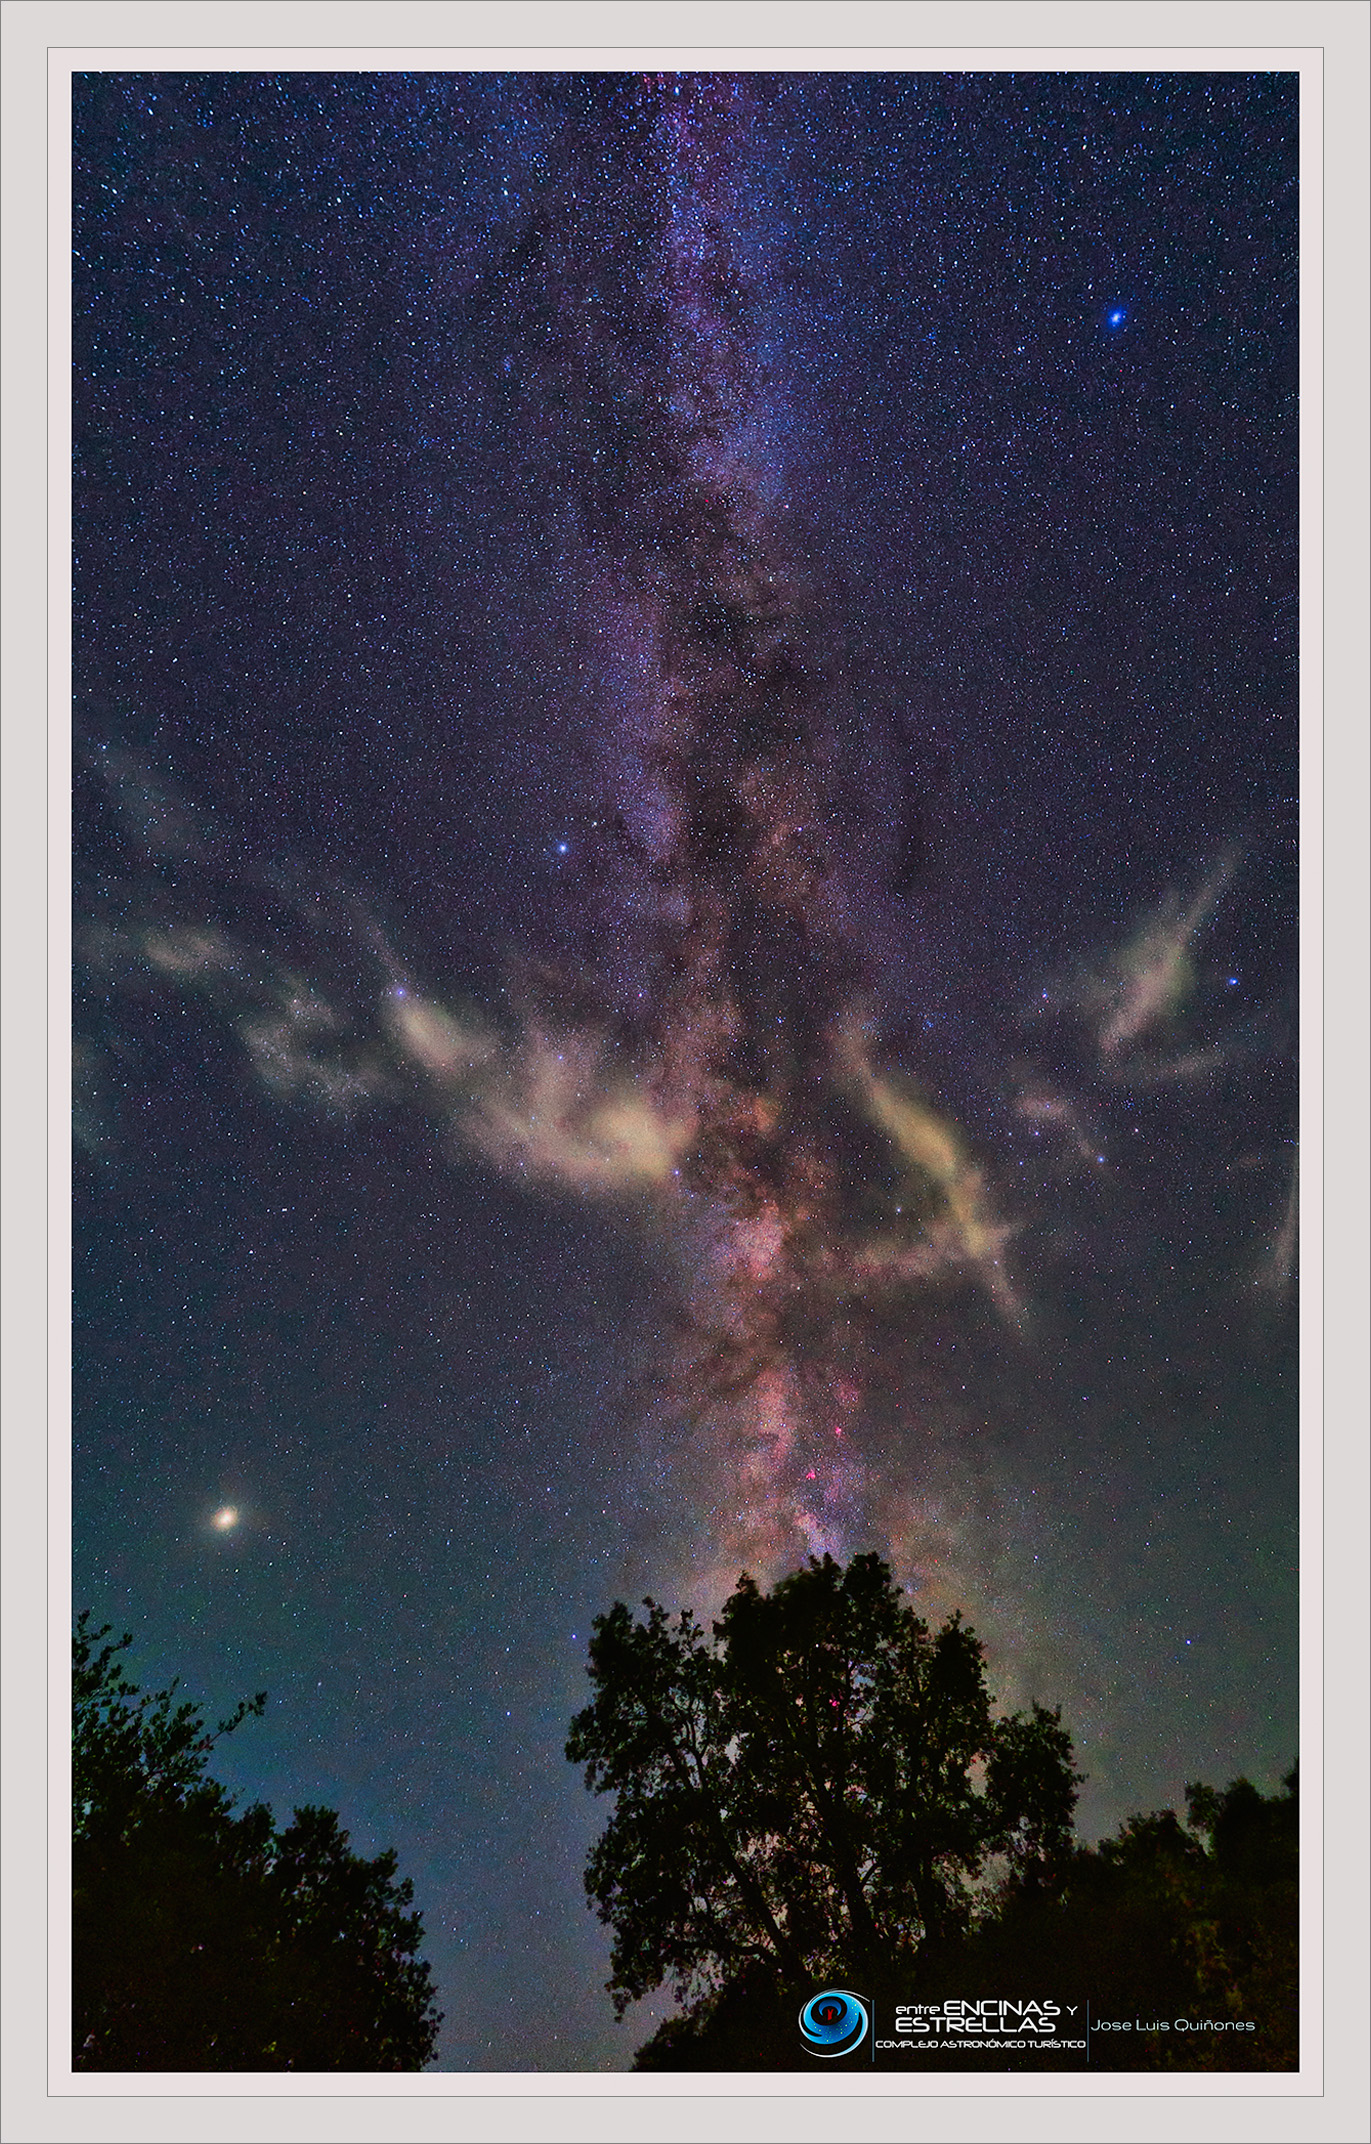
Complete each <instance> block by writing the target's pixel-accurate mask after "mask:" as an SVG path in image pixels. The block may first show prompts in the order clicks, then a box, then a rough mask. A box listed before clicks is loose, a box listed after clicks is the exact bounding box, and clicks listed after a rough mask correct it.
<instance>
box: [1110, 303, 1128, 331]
mask: <svg viewBox="0 0 1371 2144" xmlns="http://www.w3.org/2000/svg"><path fill="white" fill-rule="evenodd" d="M1127 318H1128V315H1127V313H1125V312H1124V311H1123V309H1122V307H1120V309H1119V310H1118V311H1117V312H1114V313H1111V314H1110V315H1109V325H1110V326H1111V328H1121V327H1122V326H1123V324H1124V321H1125V320H1126V319H1127Z"/></svg>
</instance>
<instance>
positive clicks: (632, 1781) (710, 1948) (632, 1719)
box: [567, 1555, 1079, 2015]
mask: <svg viewBox="0 0 1371 2144" xmlns="http://www.w3.org/2000/svg"><path fill="white" fill-rule="evenodd" d="M644 1606H645V1607H646V1610H647V1617H646V1621H645V1622H638V1621H635V1619H634V1618H633V1616H632V1615H631V1614H630V1612H629V1610H628V1609H627V1608H626V1607H625V1606H624V1604H623V1603H622V1602H616V1603H615V1605H614V1607H613V1608H611V1610H610V1611H609V1613H608V1614H607V1615H604V1616H599V1617H597V1618H596V1620H595V1624H594V1627H593V1635H592V1640H591V1646H590V1664H589V1673H590V1676H591V1680H592V1682H593V1683H594V1685H595V1692H596V1694H595V1697H594V1700H593V1702H592V1703H591V1704H590V1705H589V1706H588V1707H587V1708H586V1709H585V1711H583V1712H581V1713H579V1714H578V1715H577V1717H576V1718H575V1720H574V1721H573V1722H572V1725H571V1734H570V1739H569V1741H568V1743H567V1756H568V1758H569V1759H570V1760H571V1762H572V1763H575V1764H581V1765H584V1767H585V1777H586V1784H587V1786H589V1787H591V1788H592V1789H593V1790H594V1791H596V1792H597V1793H612V1794H613V1795H614V1796H615V1807H614V1812H613V1815H612V1816H611V1818H610V1821H609V1824H608V1826H607V1828H606V1830H605V1832H604V1834H603V1835H602V1837H601V1838H600V1839H599V1841H598V1842H597V1844H596V1845H595V1847H594V1848H593V1849H592V1851H591V1854H590V1858H589V1862H588V1865H587V1869H586V1875H585V1885H586V1891H587V1894H588V1896H589V1898H590V1900H591V1901H592V1902H593V1904H594V1905H595V1907H596V1909H597V1911H598V1914H599V1917H600V1919H601V1920H602V1921H604V1922H605V1923H606V1924H608V1925H609V1926H610V1927H611V1928H612V1929H613V1932H614V1941H613V1949H612V1967H613V1974H612V1978H611V1980H610V1981H609V1983H608V1986H609V1989H610V1992H611V1994H612V1995H613V1998H614V2003H615V2008H616V2010H617V2011H618V2013H619V2014H620V2015H622V2013H623V2011H624V2009H625V2008H626V2007H627V2005H628V2003H629V2002H630V2001H632V2000H634V1999H635V1998H636V1997H638V1996H641V1995H644V1994H647V1993H648V1992H649V1991H650V1990H652V1989H654V1988H656V1987H659V1986H661V1985H662V1984H664V1983H665V1984H668V1985H669V1986H670V1987H671V1988H672V1990H673V1992H674V1993H675V1994H676V1996H677V1998H678V1999H679V2000H681V2001H688V2000H693V2001H696V2002H698V2001H700V2000H702V1999H712V1998H716V1997H717V1996H718V1995H719V1993H720V1991H721V1990H723V1989H725V1988H726V1987H730V1986H735V1987H736V1986H739V1985H743V1984H746V1985H748V1986H756V1985H758V1984H759V1983H760V1982H764V1983H766V1984H767V1985H768V1986H770V1987H778V1986H795V1987H801V1986H804V1987H809V1988H812V1987H813V1985H814V1984H815V1982H816V1981H819V1982H820V1983H822V1981H823V1980H825V1979H830V1978H831V1979H840V1978H843V1977H846V1978H848V1979H849V1980H851V1981H853V1982H855V1983H856V1984H858V1985H860V1984H862V1982H863V1980H864V1978H865V1977H866V1976H869V1975H871V1974H873V1973H875V1972H877V1971H878V1970H881V1971H883V1970H884V1969H886V1968H887V1967H888V1966H889V1965H890V1964H891V1963H892V1962H894V1961H897V1960H899V1959H901V1958H904V1959H913V1958H914V1957H916V1956H917V1955H918V1953H919V1952H920V1950H921V1949H922V1948H923V1947H925V1946H926V1945H928V1944H930V1943H932V1942H935V1941H947V1940H949V1939H950V1938H952V1937H953V1936H955V1935H956V1934H957V1932H958V1931H960V1930H962V1929H964V1928H966V1927H967V1926H968V1925H969V1923H970V1921H971V1918H972V1914H973V1908H974V1904H975V1899H976V1896H977V1887H978V1883H979V1882H980V1881H982V1880H984V1879H986V1878H987V1877H988V1875H989V1874H990V1873H992V1872H996V1873H998V1874H999V1875H1001V1876H1005V1875H1010V1874H1012V1876H1013V1879H1014V1881H1015V1882H1016V1884H1017V1885H1018V1886H1019V1887H1020V1888H1021V1889H1023V1890H1024V1891H1025V1892H1029V1891H1031V1890H1032V1889H1033V1887H1034V1886H1035V1885H1045V1884H1048V1883H1049V1882H1050V1881H1051V1878H1052V1875H1053V1872H1054V1871H1055V1870H1056V1869H1057V1868H1058V1867H1059V1866H1060V1865H1061V1864H1062V1863H1063V1862H1064V1860H1065V1859H1066V1857H1067V1856H1068V1855H1069V1852H1070V1847H1071V1820H1072V1810H1073V1808H1074V1805H1075V1800H1076V1787H1077V1783H1078V1778H1079V1775H1078V1774H1076V1773H1075V1772H1073V1770H1072V1768H1071V1757H1072V1751H1071V1741H1070V1737H1069V1736H1068V1735H1067V1734H1066V1733H1065V1731H1064V1730H1063V1729H1062V1727H1061V1724H1060V1717H1059V1715H1058V1714H1057V1713H1055V1712H1047V1711H1045V1710H1044V1709H1043V1708H1042V1707H1041V1706H1038V1705H1034V1706H1033V1707H1032V1710H1031V1712H1029V1713H1027V1714H1016V1715H1014V1716H1013V1717H1012V1718H1008V1719H1005V1718H996V1717H995V1715H994V1713H993V1711H992V1701H991V1697H990V1694H989V1692H988V1691H987V1689H986V1683H985V1667H984V1652H983V1648H982V1646H981V1644H980V1642H979V1640H978V1639H977V1638H976V1636H975V1634H974V1632H973V1631H971V1630H970V1629H969V1628H968V1627H967V1626H966V1625H965V1624H964V1623H963V1622H962V1621H961V1619H960V1617H959V1616H954V1617H953V1618H952V1619H951V1621H949V1622H947V1623H945V1624H944V1625H943V1627H942V1628H941V1629H940V1630H938V1631H937V1632H936V1633H935V1632H933V1631H931V1630H930V1629H929V1627H928V1625H927V1624H925V1623H923V1622H922V1621H920V1619H919V1618H918V1617H917V1616H916V1615H915V1614H914V1613H913V1611H912V1610H911V1609H910V1608H909V1607H907V1606H906V1605H905V1604H904V1602H903V1601H902V1599H901V1596H900V1591H899V1588H898V1587H896V1585H895V1584H894V1582H893V1579H892V1577H891V1573H890V1571H889V1570H888V1568H887V1567H886V1565H885V1564H884V1563H882V1562H881V1560H880V1558H879V1557H877V1556H874V1555H867V1556H859V1557H857V1558H855V1559H854V1560H853V1562H852V1563H850V1564H849V1565H848V1566H847V1568H846V1569H843V1568H842V1567H841V1566H840V1565H839V1564H837V1563H836V1562H834V1560H833V1559H832V1557H829V1556H825V1557H824V1558H823V1560H822V1561H818V1560H816V1559H814V1558H811V1559H810V1562H809V1564H808V1565H807V1566H806V1568H804V1569H803V1570H800V1571H796V1572H794V1573H792V1574H791V1576H790V1577H788V1578H785V1579H783V1580H782V1581H781V1582H780V1583H779V1584H778V1585H777V1586H776V1587H775V1589H774V1590H773V1591H772V1592H771V1593H763V1592H762V1591H761V1590H760V1589H759V1588H758V1586H757V1585H756V1584H755V1582H754V1581H753V1580H752V1579H751V1578H749V1577H747V1576H746V1575H744V1576H743V1577H742V1578H741V1579H740V1581H739V1584H738V1587H737V1590H736V1591H735V1592H734V1593H733V1594H732V1595H731V1596H730V1598H729V1600H728V1601H727V1603H726V1604H725V1606H724V1609H723V1612H722V1615H721V1618H720V1620H719V1621H718V1622H717V1623H715V1625H714V1643H713V1644H710V1643H708V1642H707V1641H706V1639H705V1636H704V1633H703V1631H702V1629H701V1628H700V1626H699V1625H698V1624H697V1623H696V1622H695V1621H694V1619H693V1617H692V1616H691V1615H690V1614H689V1613H688V1612H685V1613H682V1614H681V1615H679V1616H678V1617H677V1619H676V1621H675V1622H674V1623H672V1622H671V1621H670V1619H669V1618H668V1616H667V1613H666V1611H665V1609H663V1608H661V1607H659V1606H658V1605H657V1604H656V1603H655V1602H653V1601H651V1600H649V1601H647V1602H645V1603H644Z"/></svg>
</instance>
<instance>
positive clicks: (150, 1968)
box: [72, 1613, 441, 2070]
mask: <svg viewBox="0 0 1371 2144" xmlns="http://www.w3.org/2000/svg"><path fill="white" fill-rule="evenodd" d="M130 1643H131V1640H130V1638H129V1637H128V1636H124V1637H122V1638H120V1639H117V1640H113V1641H112V1642H110V1627H109V1626H108V1625H106V1626H105V1627H104V1628H102V1629H99V1630H95V1629H92V1628H91V1618H90V1616H89V1614H88V1613H87V1614H83V1615H82V1616H81V1617H80V1618H79V1619H78V1622H77V1626H76V1633H75V1638H74V1643H73V1699H74V1716H73V1800H74V1835H73V1909H72V2003H73V2009H72V2027H73V2035H72V2036H73V2063H74V2066H75V2067H76V2068H78V2069H88V2070H412V2069H422V2068H423V2066H424V2064H425V2063H426V2062H428V2061H430V2060H431V2059H432V2056H433V2052H434V2046H435V2042H436V2038H437V2030H438V2025H439V2023H440V2021H441V2020H440V2013H439V2012H438V2011H437V2010H435V2008H434V2006H433V2000H432V1985H431V1978H430V1970H429V1967H428V1966H427V1965H426V1964H424V1963H422V1962H420V1961H419V1960H418V1958H417V1957H416V1953H417V1951H418V1949H419V1945H420V1943H421V1941H422V1935H423V1927H422V1922H421V1920H420V1916H419V1915H418V1914H417V1913H414V1912H411V1911H410V1910H409V1909H410V1906H411V1902H412V1899H413V1886H412V1885H411V1884H410V1882H409V1881H408V1880H407V1879H406V1880H405V1881H403V1882H400V1883H397V1882H396V1881H395V1880H394V1879H395V1869H396V1856H395V1855H394V1853H389V1852H387V1853H383V1854H378V1855H377V1856H376V1857H375V1858H374V1859H372V1860H366V1859H364V1858H363V1857H361V1856H359V1855H357V1854H355V1853H353V1852H352V1851H351V1849H350V1847H349V1845H348V1835H347V1833H346V1832H345V1831H344V1830H343V1829H342V1827H341V1825H340V1823H339V1820H338V1817H337V1814H336V1813H335V1812H334V1811H333V1810H331V1809H322V1808H298V1809H296V1811H295V1813H294V1821H293V1822H292V1823H291V1824H290V1825H288V1826H287V1827H286V1828H285V1829H284V1830H281V1831H278V1830H277V1827H276V1824H275V1822H274V1820H273V1817H272V1814H271V1811H270V1810H269V1809H267V1808H266V1807H265V1806H264V1805H262V1804H260V1803H258V1804H256V1805H254V1806H253V1807H251V1808H249V1809H247V1810H246V1811H244V1812H243V1813H242V1814H241V1815H239V1814H235V1809H234V1802H233V1798H232V1796H231V1795H230V1794H229V1793H228V1792H227V1791H226V1789H225V1788H224V1787H223V1786H221V1785H220V1784H219V1783H218V1782H217V1781H216V1780H214V1779H212V1778H210V1776H209V1774H208V1769H207V1767H208V1762H209V1757H210V1753H211V1752H212V1750H213V1748H214V1745H215V1743H216V1742H217V1741H218V1740H219V1738H220V1737H221V1736H222V1735H225V1734H230V1733H232V1732H234V1730H235V1729H236V1728H238V1727H239V1726H241V1724H242V1723H243V1721H244V1720H246V1719H249V1718H252V1717H255V1716H258V1715H260V1713H261V1711H262V1709H263V1706H264V1705H265V1702H266V1698H265V1694H264V1693H262V1694H259V1695H258V1696H257V1697H254V1698H252V1699H251V1700H249V1701H247V1702H245V1703H244V1704H241V1705H240V1706H239V1707H238V1708H237V1710H236V1711H235V1712H234V1713H233V1714H232V1715H231V1716H230V1717H229V1718H228V1719H226V1720H223V1721H221V1722H220V1724H219V1726H218V1727H217V1728H216V1729H214V1730H213V1731H210V1730H207V1728H206V1725H205V1721H204V1717H203V1715H202V1714H201V1712H200V1711H199V1709H198V1708H197V1707H196V1706H195V1705H193V1704H191V1703H188V1702H186V1701H184V1700H183V1701H181V1702H178V1701H177V1696H176V1690H177V1686H176V1684H174V1683H173V1684H172V1686H171V1687H170V1688H169V1689H166V1690H160V1691H157V1692H156V1693H154V1694H153V1695H151V1696H148V1695H145V1694H142V1693H141V1692H140V1691H139V1689H138V1688H137V1686H136V1684H134V1683H131V1682H129V1681H128V1680H127V1679H126V1677H125V1675H124V1673H123V1669H122V1665H121V1655H122V1654H123V1652H124V1650H125V1648H126V1647H127V1646H128V1645H129V1644H130Z"/></svg>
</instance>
